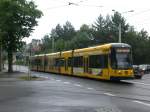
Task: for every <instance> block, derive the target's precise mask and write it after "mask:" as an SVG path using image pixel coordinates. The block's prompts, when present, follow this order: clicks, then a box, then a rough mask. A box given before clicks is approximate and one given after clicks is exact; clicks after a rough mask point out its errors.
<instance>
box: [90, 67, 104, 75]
mask: <svg viewBox="0 0 150 112" xmlns="http://www.w3.org/2000/svg"><path fill="white" fill-rule="evenodd" d="M92 74H93V75H102V69H96V68H92Z"/></svg>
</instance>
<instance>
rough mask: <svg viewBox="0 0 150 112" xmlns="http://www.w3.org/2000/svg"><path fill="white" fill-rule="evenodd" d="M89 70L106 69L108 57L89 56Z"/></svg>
mask: <svg viewBox="0 0 150 112" xmlns="http://www.w3.org/2000/svg"><path fill="white" fill-rule="evenodd" d="M89 67H90V68H107V67H108V56H107V55H91V56H90V57H89Z"/></svg>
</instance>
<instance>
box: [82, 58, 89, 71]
mask: <svg viewBox="0 0 150 112" xmlns="http://www.w3.org/2000/svg"><path fill="white" fill-rule="evenodd" d="M83 64H84V73H88V68H89V58H88V56H86V57H84V63H83Z"/></svg>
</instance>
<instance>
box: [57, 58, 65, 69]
mask: <svg viewBox="0 0 150 112" xmlns="http://www.w3.org/2000/svg"><path fill="white" fill-rule="evenodd" d="M64 65H65V60H64V59H63V58H58V59H55V66H58V67H59V66H64Z"/></svg>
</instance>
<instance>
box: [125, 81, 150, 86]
mask: <svg viewBox="0 0 150 112" xmlns="http://www.w3.org/2000/svg"><path fill="white" fill-rule="evenodd" d="M124 82H130V83H134V84H141V85H145V86H150V84H146V83H142V82H134V81H124Z"/></svg>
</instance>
